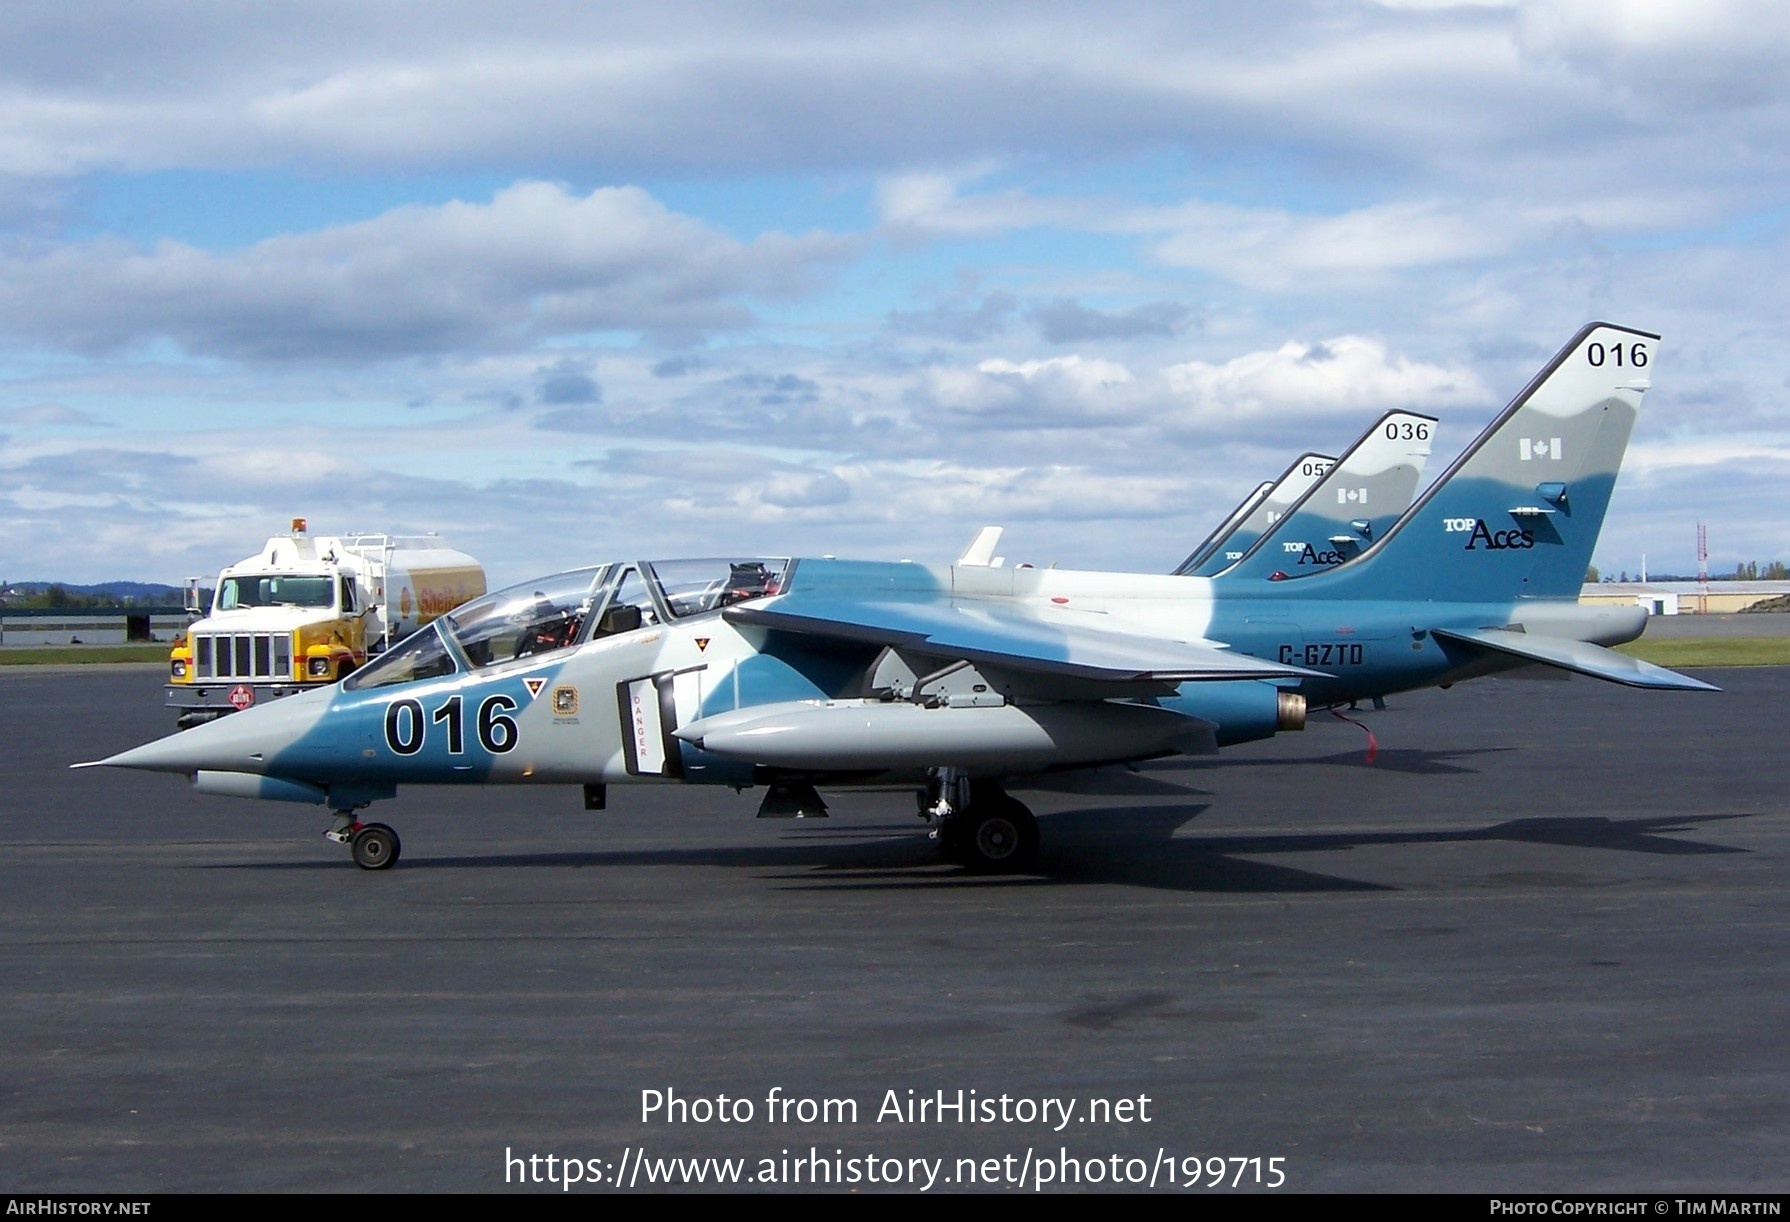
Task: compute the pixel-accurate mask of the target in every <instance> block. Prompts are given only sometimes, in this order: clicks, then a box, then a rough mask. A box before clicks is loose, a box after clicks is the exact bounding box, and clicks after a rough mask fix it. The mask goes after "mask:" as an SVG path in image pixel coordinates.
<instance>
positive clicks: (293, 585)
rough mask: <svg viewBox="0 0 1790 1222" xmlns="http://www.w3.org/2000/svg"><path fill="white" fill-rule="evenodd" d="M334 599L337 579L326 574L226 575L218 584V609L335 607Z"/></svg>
mask: <svg viewBox="0 0 1790 1222" xmlns="http://www.w3.org/2000/svg"><path fill="white" fill-rule="evenodd" d="M335 600H336V583H335V580H334V579H333V578H331V577H329V576H326V575H323V574H318V575H316V576H308V575H300V574H295V573H287V574H284V575H281V576H277V577H268V576H255V577H247V576H245V577H226V578H224V579H223V580H222V581H221V582H219V583H218V602H217V609H218V610H219V611H238V610H241V609H242V608H244V607H333V606H334V605H335Z"/></svg>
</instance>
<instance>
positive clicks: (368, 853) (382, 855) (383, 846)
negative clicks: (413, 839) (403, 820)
mask: <svg viewBox="0 0 1790 1222" xmlns="http://www.w3.org/2000/svg"><path fill="white" fill-rule="evenodd" d="M400 848H401V846H400V845H399V843H398V833H396V832H394V831H393V830H392V829H391V828H389V827H387V826H386V825H385V824H383V823H369V824H367V825H366V826H365V827H363V828H361V829H360V831H358V832H356V833H354V839H353V840H351V841H349V842H348V851H349V852H350V853H352V854H353V855H354V864H355V865H357V866H359V867H360V868H361V869H363V870H389V869H391V868H392V864H393V863H394V862H396V861H397V860H398V853H399V850H400Z"/></svg>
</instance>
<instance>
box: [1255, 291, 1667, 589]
mask: <svg viewBox="0 0 1790 1222" xmlns="http://www.w3.org/2000/svg"><path fill="white" fill-rule="evenodd" d="M1658 352H1659V336H1657V335H1653V334H1650V333H1648V332H1646V331H1635V330H1631V329H1630V328H1627V327H1618V326H1613V325H1611V324H1609V323H1592V324H1590V325H1589V326H1587V327H1585V328H1584V329H1583V330H1581V331H1580V332H1579V333H1578V334H1577V335H1575V336H1574V337H1573V339H1572V341H1571V342H1570V343H1568V344H1567V345H1566V347H1564V348H1562V349H1561V350H1560V352H1559V353H1558V354H1557V355H1556V356H1555V357H1554V359H1553V360H1551V361H1549V362H1548V364H1547V367H1546V368H1544V369H1543V370H1542V371H1541V372H1540V373H1539V374H1537V375H1536V376H1535V379H1534V380H1533V381H1531V382H1530V383H1529V385H1528V386H1527V387H1525V388H1524V390H1523V392H1522V393H1521V394H1519V395H1518V396H1517V397H1516V398H1515V399H1514V400H1512V401H1511V403H1510V406H1508V407H1506V408H1505V409H1504V411H1503V412H1501V413H1500V414H1499V415H1498V418H1497V419H1495V420H1493V421H1492V423H1491V424H1490V425H1489V426H1488V427H1487V428H1486V430H1485V432H1483V433H1481V434H1480V435H1479V437H1478V439H1477V440H1475V441H1474V442H1473V444H1472V445H1470V446H1468V447H1467V449H1466V451H1465V452H1464V453H1462V454H1461V456H1460V457H1459V458H1457V459H1456V460H1455V461H1454V463H1453V465H1451V466H1450V467H1449V468H1448V470H1447V471H1445V472H1444V473H1443V474H1442V476H1441V478H1439V479H1438V480H1436V482H1435V483H1434V484H1433V485H1431V486H1430V488H1429V490H1428V491H1427V492H1425V493H1424V494H1423V496H1422V497H1421V498H1419V499H1418V501H1417V503H1416V504H1414V505H1412V506H1411V508H1410V509H1409V510H1408V511H1407V512H1406V513H1405V515H1404V516H1403V517H1401V518H1400V519H1399V520H1398V522H1397V523H1396V524H1394V525H1393V527H1392V528H1391V529H1390V530H1389V531H1387V532H1386V535H1385V536H1384V537H1383V538H1382V539H1381V540H1380V541H1379V542H1378V543H1376V544H1374V545H1373V546H1372V547H1370V548H1369V549H1368V550H1367V551H1366V552H1365V553H1363V554H1362V556H1361V557H1360V558H1359V559H1358V560H1356V561H1355V562H1354V563H1351V564H1347V565H1344V566H1343V567H1342V568H1340V569H1338V570H1335V571H1333V572H1331V573H1329V574H1327V575H1325V578H1324V580H1323V583H1322V584H1323V589H1324V596H1325V597H1338V598H1385V597H1388V596H1391V597H1398V598H1411V599H1420V600H1429V601H1444V602H1502V601H1506V600H1509V599H1514V598H1556V599H1565V598H1572V599H1577V597H1578V594H1579V588H1580V586H1581V585H1582V584H1583V582H1584V580H1585V570H1586V569H1587V568H1588V567H1589V566H1590V564H1591V552H1592V549H1593V548H1594V547H1596V545H1597V536H1598V532H1599V531H1600V530H1601V529H1602V528H1603V521H1604V513H1605V511H1606V510H1607V509H1608V508H1609V505H1610V493H1611V491H1612V490H1613V489H1614V488H1615V485H1616V474H1617V471H1618V469H1619V468H1620V467H1621V465H1622V455H1623V453H1624V451H1625V450H1627V448H1628V439H1629V434H1630V433H1631V432H1632V431H1633V429H1634V424H1635V417H1636V415H1637V413H1638V412H1639V410H1640V406H1641V396H1642V394H1643V393H1644V392H1645V391H1646V390H1647V388H1648V386H1649V385H1650V384H1651V383H1650V379H1651V377H1652V374H1653V366H1654V361H1655V359H1656V358H1657V356H1658ZM1270 588H1277V587H1270ZM1312 593H1313V594H1314V595H1316V593H1317V588H1316V587H1315V586H1314V587H1312Z"/></svg>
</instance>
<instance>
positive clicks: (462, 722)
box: [385, 692, 517, 755]
mask: <svg viewBox="0 0 1790 1222" xmlns="http://www.w3.org/2000/svg"><path fill="white" fill-rule="evenodd" d="M516 708H517V704H516V701H515V698H514V697H511V696H504V695H496V696H486V697H485V698H484V700H482V701H480V702H479V711H478V716H477V717H475V718H474V719H473V728H474V729H475V730H476V731H477V733H478V736H479V746H481V747H483V748H484V749H485V750H487V751H489V752H490V753H491V754H493V755H502V754H503V753H504V752H506V751H514V750H515V749H516V719H515V718H514V717H511V716H510V714H511V713H513V712H515V711H516ZM430 725H438V726H441V727H443V729H444V730H445V731H446V733H447V749H448V754H449V755H463V754H465V752H466V703H465V699H464V698H463V697H462V696H461V695H460V694H459V693H457V692H456V693H455V694H454V695H452V696H449V697H448V698H447V699H446V700H444V701H442V702H441V704H440V706H439V707H437V708H436V710H435V712H434V713H432V714H424V712H423V705H422V702H421V701H420V700H411V699H405V700H394V701H392V702H391V703H390V704H388V705H386V706H385V745H386V746H388V747H390V748H391V750H392V754H393V755H415V754H416V753H417V752H419V751H421V750H422V749H423V743H424V741H425V740H426V739H427V738H428V736H429V726H430Z"/></svg>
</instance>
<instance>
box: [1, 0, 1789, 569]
mask: <svg viewBox="0 0 1790 1222" xmlns="http://www.w3.org/2000/svg"><path fill="white" fill-rule="evenodd" d="M1787 119H1790V6H1786V5H1783V4H1781V3H1778V2H1776V0H1760V2H1748V0H1695V2H1694V3H1689V2H1687V3H1678V2H1674V0H1535V2H1529V0H1473V2H1466V3H1450V2H1449V0H1380V2H1374V0H1310V2H1306V3H1261V4H1252V5H1232V4H1219V3H1207V4H1196V3H1188V2H1186V0H1178V2H1177V0H1170V2H1166V3H1147V2H1140V3H1126V2H1124V0H1117V2H1109V3H1107V4H1103V5H1099V6H1093V5H1087V4H1084V3H1074V4H1068V3H1064V4H1056V3H1050V2H1049V0H1026V2H1025V3H1013V4H1004V3H998V2H985V3H979V4H975V5H966V4H961V3H940V4H927V3H899V2H897V3H890V4H884V5H844V4H823V3H800V2H784V3H751V2H748V0H729V2H719V3H679V2H676V0H671V2H662V3H658V4H655V5H650V6H648V5H640V4H633V3H630V4H625V5H624V4H602V3H588V2H583V0H580V2H577V3H564V4H556V3H526V2H525V3H517V4H506V5H502V6H496V5H490V4H485V3H467V4H452V3H441V2H436V3H430V4H426V5H423V4H418V5H406V4H402V3H385V4H378V5H367V4H365V3H362V2H359V0H356V2H353V3H348V2H343V3H330V2H324V0H293V2H291V3H286V4H281V5H278V6H261V5H243V4H237V3H215V4H213V3H202V2H193V3H181V4H173V3H144V2H141V0H132V2H125V3H116V4H107V3H81V4H67V3H31V2H20V3H10V4H7V5H6V6H5V7H4V8H0V578H5V579H11V580H32V579H61V580H69V581H81V582H85V581H98V580H104V579H113V578H132V579H138V580H159V581H169V582H177V581H179V580H181V579H182V578H184V577H186V576H188V575H191V574H198V573H206V572H215V570H216V569H217V568H218V567H220V566H221V565H222V564H223V563H225V562H227V561H231V560H234V559H236V558H238V557H239V556H241V555H245V554H247V553H249V552H252V551H253V550H255V549H256V548H257V547H258V546H259V543H260V541H261V539H262V538H263V537H265V536H266V535H268V534H270V533H274V532H276V531H278V530H279V529H281V528H282V527H283V525H284V523H285V522H286V520H287V519H288V518H290V517H291V516H293V515H295V514H297V515H304V516H307V517H309V518H310V520H311V522H312V525H313V529H315V530H319V531H336V530H341V531H346V530H400V531H421V530H434V531H439V532H440V533H441V534H442V535H443V536H444V537H445V538H446V539H447V540H448V541H449V542H451V543H453V544H455V545H457V546H460V547H462V548H464V549H466V550H469V551H471V552H473V553H474V554H475V555H477V556H478V557H479V558H480V559H482V560H483V561H484V562H485V564H486V567H487V568H488V569H489V570H490V571H491V574H492V576H493V578H494V580H495V581H498V582H507V581H511V580H521V579H525V578H527V577H529V576H531V575H533V574H535V573H537V572H542V571H547V570H553V569H558V568H565V567H570V566H572V565H574V564H581V563H588V562H592V561H595V560H600V559H607V558H612V557H623V556H640V555H644V556H665V555H704V554H715V553H720V552H747V553H772V554H783V553H795V554H802V553H809V554H813V553H836V554H841V555H862V556H873V557H883V558H899V557H913V558H915V559H923V560H939V561H943V560H949V559H951V558H952V557H954V556H955V555H956V554H957V552H958V551H959V550H961V548H962V547H963V545H964V544H965V543H966V542H967V541H968V540H969V538H970V536H971V535H972V534H973V533H974V531H975V529H976V528H977V527H978V526H981V525H983V524H984V523H1000V524H1004V525H1005V526H1007V528H1008V533H1007V538H1006V540H1005V542H1004V545H1003V548H1002V550H1003V551H1004V552H1006V553H1007V554H1008V555H1009V556H1010V557H1011V558H1013V559H1016V560H1017V559H1028V560H1032V561H1035V562H1038V563H1048V562H1051V561H1060V562H1062V563H1064V564H1069V565H1076V566H1080V567H1098V568H1117V567H1123V568H1140V569H1146V570H1166V569H1168V568H1170V567H1172V566H1173V565H1174V563H1175V562H1176V561H1178V560H1179V559H1180V558H1181V557H1182V555H1183V554H1185V552H1186V551H1187V550H1188V549H1189V547H1190V546H1191V545H1192V544H1193V543H1194V542H1197V541H1198V539H1199V538H1201V537H1202V536H1203V535H1204V534H1205V533H1206V531H1207V529H1208V528H1209V527H1210V526H1211V525H1212V523H1213V522H1214V521H1216V520H1217V519H1218V518H1219V517H1220V516H1221V515H1222V514H1223V513H1224V512H1225V511H1226V510H1228V509H1229V508H1230V506H1231V505H1232V504H1234V503H1235V502H1236V501H1237V499H1238V498H1240V497H1241V496H1242V495H1243V493H1244V492H1246V491H1247V490H1248V488H1249V487H1251V486H1253V485H1254V484H1255V483H1256V482H1257V481H1259V480H1261V479H1265V478H1268V477H1270V476H1271V475H1273V474H1275V473H1276V472H1278V471H1279V469H1280V468H1281V467H1282V466H1284V465H1285V463H1286V462H1287V461H1289V460H1290V459H1291V457H1292V456H1293V455H1294V454H1296V453H1297V452H1298V451H1300V450H1302V449H1308V448H1309V449H1319V450H1328V451H1330V452H1336V451H1337V450H1339V449H1340V448H1342V447H1344V446H1346V445H1347V444H1348V443H1349V442H1350V441H1352V440H1353V439H1354V437H1355V436H1356V435H1357V434H1358V433H1359V432H1360V431H1361V430H1362V429H1364V428H1365V427H1366V426H1367V425H1368V424H1369V423H1370V422H1371V421H1372V420H1373V418H1374V417H1375V416H1377V415H1378V414H1379V413H1381V412H1383V411H1385V410H1387V409H1390V408H1394V407H1406V408H1414V409H1417V410H1421V411H1427V412H1430V413H1432V414H1435V415H1438V416H1440V417H1441V420H1442V424H1441V432H1440V435H1439V442H1438V446H1437V450H1436V455H1435V458H1434V459H1433V460H1432V462H1433V466H1432V471H1438V470H1440V469H1441V467H1442V466H1443V465H1444V464H1445V463H1446V461H1447V460H1448V459H1449V458H1450V457H1451V456H1452V455H1453V454H1454V453H1455V452H1456V451H1458V450H1459V449H1460V447H1461V446H1463V445H1465V444H1466V443H1467V442H1468V441H1469V440H1470V439H1471V438H1472V437H1473V436H1474V435H1475V434H1476V433H1477V432H1478V431H1479V430H1480V428H1481V427H1482V426H1483V425H1484V424H1485V422H1486V421H1487V420H1488V419H1489V418H1490V417H1491V416H1492V415H1493V414H1494V413H1495V412H1496V411H1497V409H1498V408H1499V407H1500V406H1501V405H1502V404H1503V403H1504V402H1505V401H1506V400H1507V399H1508V398H1509V397H1510V396H1511V395H1512V394H1514V393H1515V392H1516V391H1517V390H1518V389H1520V387H1521V386H1522V385H1523V383H1524V382H1525V381H1526V380H1527V378H1528V377H1529V375H1530V374H1531V373H1532V372H1533V371H1534V370H1535V369H1536V368H1537V367H1539V366H1540V365H1541V364H1542V363H1543V362H1544V361H1545V360H1546V359H1547V358H1548V357H1549V356H1550V355H1551V354H1552V353H1553V352H1554V350H1555V349H1557V348H1558V347H1559V346H1560V345H1561V344H1562V343H1564V342H1565V340H1566V339H1567V338H1568V337H1569V336H1570V335H1571V333H1572V332H1573V330H1574V329H1576V328H1577V327H1578V326H1579V325H1580V324H1582V323H1584V322H1587V321H1590V320H1592V319H1606V320H1609V321H1612V322H1617V323H1622V324H1625V325H1629V326H1634V327H1639V328H1642V329H1646V330H1652V331H1658V332H1661V333H1663V334H1664V336H1665V342H1664V344H1663V350H1664V353H1663V357H1662V359H1660V360H1659V361H1658V363H1657V365H1656V369H1655V389H1654V390H1653V391H1652V392H1651V393H1650V394H1649V396H1648V398H1647V402H1646V405H1645V410H1644V412H1643V415H1642V418H1641V422H1640V425H1639V428H1638V431H1637V434H1636V438H1635V443H1634V445H1633V447H1632V448H1631V449H1630V451H1629V458H1628V462H1627V465H1626V467H1625V470H1624V473H1623V481H1622V484H1621V485H1620V487H1619V489H1618V494H1617V500H1616V503H1615V505H1614V506H1613V508H1612V515H1611V519H1610V521H1609V523H1608V524H1607V525H1606V527H1605V530H1604V535H1603V542H1602V545H1601V547H1600V548H1599V551H1598V554H1597V559H1598V562H1599V563H1600V564H1601V565H1602V566H1603V567H1604V568H1605V570H1606V571H1609V572H1615V571H1618V570H1621V569H1628V570H1629V571H1631V572H1634V571H1636V570H1638V568H1639V567H1640V563H1641V556H1642V553H1643V552H1645V553H1647V557H1648V565H1649V568H1650V569H1651V570H1652V571H1654V572H1659V571H1661V570H1663V569H1674V570H1677V571H1692V570H1694V568H1695V563H1696V561H1695V537H1696V533H1695V532H1696V524H1697V522H1698V521H1703V522H1706V523H1707V524H1708V527H1709V536H1710V547H1711V568H1712V569H1714V570H1717V571H1719V570H1722V569H1724V568H1727V569H1731V568H1732V566H1733V564H1734V563H1735V562H1736V561H1737V560H1741V559H1755V558H1756V559H1760V560H1767V559H1773V558H1780V557H1790V532H1787V531H1786V523H1787V521H1790V492H1787V490H1790V409H1787V408H1786V394H1787V375H1790V358H1787V356H1786V345H1785V342H1784V339H1783V332H1784V330H1785V323H1784V320H1785V319H1786V318H1790V277H1787V276H1786V274H1785V273H1786V271H1790V260H1787V258H1786V255H1787V254H1790V249H1787V247H1790V122H1787Z"/></svg>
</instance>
